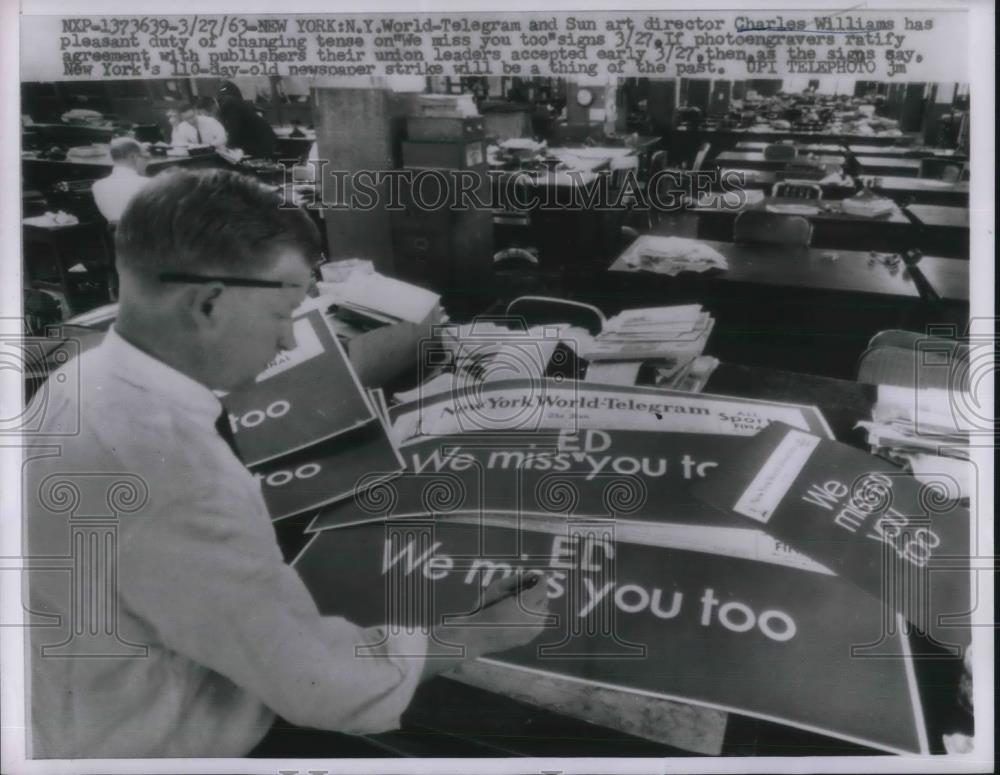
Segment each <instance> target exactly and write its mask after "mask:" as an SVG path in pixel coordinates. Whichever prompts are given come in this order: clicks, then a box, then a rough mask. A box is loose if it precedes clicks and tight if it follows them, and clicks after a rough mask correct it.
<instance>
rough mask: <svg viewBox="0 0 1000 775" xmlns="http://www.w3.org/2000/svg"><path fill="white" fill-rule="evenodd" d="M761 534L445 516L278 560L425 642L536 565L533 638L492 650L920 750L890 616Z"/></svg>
mask: <svg viewBox="0 0 1000 775" xmlns="http://www.w3.org/2000/svg"><path fill="white" fill-rule="evenodd" d="M503 522H506V523H507V524H503ZM675 538H677V539H682V540H678V541H677V542H676V543H677V544H678V545H671V544H673V543H674V539H675ZM760 539H761V535H760V534H759V532H758V531H756V530H740V529H734V528H703V527H697V528H692V527H690V526H686V527H683V528H680V529H670V530H663V531H660V530H658V531H656V537H655V538H651V535H649V534H647V535H640V533H639V532H638V528H637V527H636V526H635V525H624V524H616V523H615V522H614V521H613V520H581V521H576V522H573V523H566V522H555V521H550V522H548V523H547V524H545V526H544V529H543V528H540V527H539V526H536V525H533V526H531V527H522V528H521V529H516V528H514V527H512V526H510V524H509V520H504V521H496V522H494V521H491V520H489V519H482V518H476V519H470V520H467V521H464V520H463V519H462V518H458V517H449V518H447V519H438V520H436V521H435V520H424V521H416V520H411V521H403V522H387V523H383V524H371V525H363V526H357V527H352V528H347V529H344V530H327V531H324V532H321V533H318V534H316V536H315V537H314V539H313V541H312V542H311V543H310V544H309V545H308V546H307V547H306V548H305V549H304V551H303V552H302V554H301V555H300V556H299V557H298V558H297V559H296V561H295V563H294V565H295V567H296V569H297V570H298V572H299V573H300V574H301V576H302V578H303V580H304V581H305V583H306V585H307V586H308V587H309V589H310V590H311V592H312V594H313V596H314V598H315V600H316V603H317V605H318V607H319V609H320V611H321V612H322V613H323V614H325V615H331V616H333V615H336V616H345V617H347V618H348V619H350V620H352V621H356V622H358V623H359V624H361V625H366V626H368V625H377V624H383V623H389V624H390V627H389V629H390V630H391V629H394V628H395V629H404V628H411V629H412V628H424V629H426V628H427V627H428V626H429V625H431V624H432V623H433V624H434V625H435V626H438V627H440V630H439V631H438V636H439V639H440V641H441V642H442V643H448V633H449V628H450V627H452V626H455V625H460V624H461V623H462V621H463V619H464V617H465V616H467V615H468V614H469V612H472V611H474V610H475V609H476V608H477V607H478V605H479V604H480V603H481V590H482V588H483V587H485V586H487V585H488V584H489V583H490V582H491V581H493V580H494V579H495V578H497V577H498V576H500V575H509V574H511V573H517V572H519V571H521V570H523V569H548V570H549V571H550V572H551V577H550V578H549V579H548V580H547V581H546V584H547V594H548V597H549V599H550V603H551V606H550V612H551V614H553V615H554V616H552V617H551V618H550V619H548V620H543V619H540V622H546V621H547V624H546V626H545V628H544V629H543V631H542V635H541V636H540V637H539V638H538V639H537V640H536V641H535V642H533V643H531V644H529V645H527V646H524V647H519V648H516V649H512V650H510V651H507V652H505V653H503V654H496V655H493V656H492V657H491V658H490V659H491V661H495V662H497V663H499V664H502V665H504V666H507V667H510V668H512V669H517V670H524V671H529V672H535V673H540V674H551V675H557V676H560V677H562V678H566V679H570V680H574V681H579V682H581V683H585V684H590V685H598V686H607V687H614V688H619V689H627V690H630V691H633V692H638V693H643V694H647V695H651V696H657V697H664V698H669V699H676V700H682V701H686V702H694V703H700V704H706V705H711V706H713V707H717V708H721V709H725V710H732V711H738V712H740V713H745V714H749V715H753V716H758V717H761V718H767V719H771V720H776V721H780V722H783V723H787V724H791V725H794V726H799V727H802V728H806V729H810V730H813V731H817V732H821V733H824V734H828V735H832V736H836V737H841V738H844V739H847V740H851V741H854V742H858V743H862V744H865V745H869V746H872V747H875V748H880V749H884V750H887V751H894V752H924V753H926V752H927V741H926V738H925V731H924V725H923V719H922V710H921V706H920V700H919V696H918V693H917V690H916V686H915V683H914V674H913V670H912V663H911V660H910V659H909V657H908V656H906V642H905V639H903V638H901V637H900V635H899V632H900V628H899V627H896V628H895V629H894V634H890V635H889V636H886V635H885V631H884V627H883V624H884V622H883V616H882V612H883V607H882V606H881V605H880V604H879V603H878V602H877V601H876V600H873V599H872V598H871V597H869V596H868V595H866V594H864V593H863V592H861V591H860V590H858V589H857V588H856V587H855V586H854V585H852V584H850V583H849V582H847V581H846V580H844V579H840V578H838V577H836V576H834V575H832V574H831V573H830V571H829V570H827V569H825V568H822V567H820V566H818V565H815V564H814V563H810V562H809V561H808V560H805V559H804V558H802V557H801V556H800V555H798V554H797V553H795V552H794V551H791V550H789V549H788V547H787V546H782V545H780V544H778V543H776V542H774V541H773V540H770V541H769V543H767V542H765V544H761V542H760ZM639 540H642V541H649V540H652V541H653V542H654V543H657V544H658V545H643V544H641V543H638V541H639ZM681 544H683V545H681ZM443 648H444V647H443ZM901 654H902V655H903V656H900V655H901ZM359 657H360V658H363V657H364V655H363V654H362V655H359Z"/></svg>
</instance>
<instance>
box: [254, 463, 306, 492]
mask: <svg viewBox="0 0 1000 775" xmlns="http://www.w3.org/2000/svg"><path fill="white" fill-rule="evenodd" d="M322 470H323V467H322V466H321V465H320V464H319V463H303V464H302V465H300V466H299V467H298V468H294V469H285V470H281V471H272V472H271V473H269V474H267V475H266V476H265V475H264V474H254V478H255V479H257V481H258V482H260V481H262V482H263V483H264V484H266V485H267V486H268V487H284V486H285V485H286V484H288V483H289V482H291V481H293V480H295V479H312V478H313V477H314V476H316V474H318V473H319V472H320V471H322Z"/></svg>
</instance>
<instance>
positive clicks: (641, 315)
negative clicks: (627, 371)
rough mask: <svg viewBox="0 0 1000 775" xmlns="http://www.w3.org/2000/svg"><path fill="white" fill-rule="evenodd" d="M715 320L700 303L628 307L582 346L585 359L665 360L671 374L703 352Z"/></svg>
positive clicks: (666, 367)
mask: <svg viewBox="0 0 1000 775" xmlns="http://www.w3.org/2000/svg"><path fill="white" fill-rule="evenodd" d="M714 325H715V319H714V318H713V317H712V316H711V314H710V313H708V312H707V311H705V310H703V309H702V307H701V305H700V304H684V305H681V306H677V307H650V308H646V309H630V310H625V311H624V312H621V313H619V314H618V315H615V316H614V317H613V318H611V319H609V320H608V321H607V323H605V325H604V330H602V331H601V333H600V334H598V335H597V336H596V337H594V340H593V345H592V346H591V347H589V348H587V349H585V350H584V351H583V353H582V355H583V357H584V358H586V359H587V360H588V361H592V362H593V361H635V360H638V361H650V360H659V361H665V362H666V364H665V365H664V368H665V369H667V370H670V371H669V374H670V376H674V374H675V373H676V372H677V371H679V370H680V369H682V368H683V367H685V366H686V365H688V364H690V362H691V361H693V360H694V359H695V358H697V357H698V356H699V355H701V354H702V351H703V350H704V349H705V344H706V343H707V342H708V336H709V334H711V333H712V328H713V326H714Z"/></svg>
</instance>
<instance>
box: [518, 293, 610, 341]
mask: <svg viewBox="0 0 1000 775" xmlns="http://www.w3.org/2000/svg"><path fill="white" fill-rule="evenodd" d="M505 315H506V316H507V317H512V318H521V319H522V320H523V321H524V323H525V325H526V326H528V327H531V326H539V325H545V324H553V323H568V324H569V325H571V326H579V327H580V328H583V329H585V330H587V331H588V332H589V333H591V334H593V335H595V336H596V335H597V334H599V333H601V331H602V330H603V329H604V324H605V323H606V322H607V320H606V318H605V317H604V313H602V312H601V311H600V310H599V309H598V308H597V307H593V306H591V305H590V304H582V303H581V302H578V301H567V300H566V299H556V298H550V297H547V296H521V297H519V298H517V299H514V300H513V301H512V302H511V303H510V304H508V305H507V311H506V313H505Z"/></svg>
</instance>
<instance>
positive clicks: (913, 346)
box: [856, 330, 969, 390]
mask: <svg viewBox="0 0 1000 775" xmlns="http://www.w3.org/2000/svg"><path fill="white" fill-rule="evenodd" d="M929 351H933V352H934V353H935V356H936V357H935V359H934V361H933V367H932V368H923V365H924V364H925V363H927V364H930V363H931V361H929V360H927V359H926V358H925V353H926V352H929ZM942 356H944V357H946V358H947V359H948V360H949V361H950V367H949V368H941V363H942V361H941V357H942ZM968 358H969V346H968V345H967V344H965V343H963V342H956V341H955V340H953V339H942V338H940V337H928V336H927V334H925V333H918V332H916V331H900V330H888V331H880V332H879V333H877V334H876V335H875V336H873V337H872V339H871V341H870V342H868V347H867V349H866V350H865V351H864V352H863V353H862V354H861V357H860V358H859V359H858V368H857V375H856V379H857V381H858V382H864V383H866V384H870V385H898V386H901V387H937V388H944V389H949V390H950V389H953V388H955V387H960V388H961V389H963V390H968V389H969V386H968V380H967V379H966V377H967V376H968V372H969V370H968V368H962V361H966V360H968ZM955 375H959V376H960V377H961V378H963V382H962V384H961V385H960V386H956V385H955V384H954V383H953V380H954V378H955Z"/></svg>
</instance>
